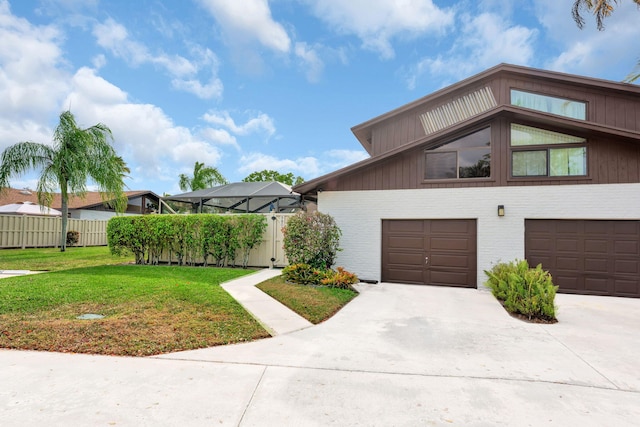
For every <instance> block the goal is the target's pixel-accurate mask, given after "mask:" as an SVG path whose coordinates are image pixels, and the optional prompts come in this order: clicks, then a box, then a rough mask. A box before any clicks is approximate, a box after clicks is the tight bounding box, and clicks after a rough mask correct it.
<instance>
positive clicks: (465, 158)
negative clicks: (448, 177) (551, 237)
mask: <svg viewBox="0 0 640 427" xmlns="http://www.w3.org/2000/svg"><path fill="white" fill-rule="evenodd" d="M458 162H459V165H458V174H459V177H460V178H488V177H490V176H491V149H490V148H481V149H475V150H460V151H459V152H458Z"/></svg>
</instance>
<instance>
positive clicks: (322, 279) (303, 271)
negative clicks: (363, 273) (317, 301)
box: [282, 264, 358, 289]
mask: <svg viewBox="0 0 640 427" xmlns="http://www.w3.org/2000/svg"><path fill="white" fill-rule="evenodd" d="M282 277H284V279H285V280H286V281H287V282H291V283H297V284H299V285H312V286H327V287H329V288H341V289H349V288H351V285H353V284H354V283H358V276H356V275H355V274H353V273H349V272H348V271H346V270H345V269H344V268H342V267H338V269H337V270H336V271H334V270H320V269H317V268H314V267H312V266H310V265H309V264H291V265H289V266H287V267H285V268H284V269H283V270H282Z"/></svg>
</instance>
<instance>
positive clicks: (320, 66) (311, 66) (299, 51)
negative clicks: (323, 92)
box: [294, 42, 324, 83]
mask: <svg viewBox="0 0 640 427" xmlns="http://www.w3.org/2000/svg"><path fill="white" fill-rule="evenodd" d="M294 52H295V54H296V56H297V57H298V58H299V60H300V62H301V63H302V67H303V68H304V69H305V70H306V75H307V80H308V81H309V82H311V83H317V82H318V81H319V80H320V75H321V74H322V71H323V70H324V62H323V61H322V60H321V59H320V56H319V55H318V52H317V51H316V50H315V49H314V48H311V47H309V45H307V43H304V42H298V43H296V45H295V49H294Z"/></svg>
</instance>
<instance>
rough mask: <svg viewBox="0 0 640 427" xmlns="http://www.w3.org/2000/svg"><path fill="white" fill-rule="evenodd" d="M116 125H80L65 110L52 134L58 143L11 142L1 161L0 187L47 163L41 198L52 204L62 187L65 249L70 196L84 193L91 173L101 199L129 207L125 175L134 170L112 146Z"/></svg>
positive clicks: (62, 246) (40, 181)
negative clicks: (55, 194) (56, 192)
mask: <svg viewBox="0 0 640 427" xmlns="http://www.w3.org/2000/svg"><path fill="white" fill-rule="evenodd" d="M112 140H113V135H112V133H111V130H110V129H109V128H108V127H107V126H105V125H104V124H102V123H98V124H97V125H94V126H91V127H90V128H87V129H81V128H79V127H78V125H77V124H76V120H75V118H74V117H73V114H71V112H70V111H65V112H63V113H62V114H60V123H59V124H58V126H57V127H56V130H55V132H54V134H53V145H52V146H51V145H46V144H39V143H36V142H31V141H26V142H19V143H17V144H14V145H12V146H10V147H7V148H6V149H5V150H4V151H3V152H2V157H1V163H0V190H4V189H5V188H8V187H9V178H11V176H13V175H21V174H23V173H25V172H27V171H29V170H31V169H37V168H42V172H41V174H40V178H39V179H38V185H37V188H36V191H37V193H38V203H40V204H41V205H44V206H47V207H51V203H52V202H53V194H54V191H56V190H57V189H60V198H61V204H62V206H61V211H62V233H61V237H60V251H62V252H64V251H65V250H66V247H67V217H68V213H69V196H72V195H73V196H78V197H84V195H85V194H86V192H87V180H88V179H89V178H90V179H91V180H92V181H93V182H94V183H95V184H96V185H97V186H98V189H99V191H100V193H101V195H102V200H103V201H105V202H107V201H108V202H109V204H110V205H111V206H112V207H113V208H114V209H115V210H116V212H124V210H125V209H126V207H127V196H126V195H125V194H124V188H125V184H124V178H125V177H126V174H127V173H129V172H130V170H129V168H128V167H127V165H126V163H125V162H124V160H123V159H122V157H120V156H118V155H117V154H116V151H115V149H114V148H113V146H112V145H111V142H112Z"/></svg>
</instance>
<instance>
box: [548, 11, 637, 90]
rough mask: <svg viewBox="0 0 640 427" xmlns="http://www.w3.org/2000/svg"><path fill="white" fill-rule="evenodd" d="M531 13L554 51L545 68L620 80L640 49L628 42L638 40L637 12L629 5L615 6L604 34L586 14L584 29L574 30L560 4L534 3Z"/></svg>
mask: <svg viewBox="0 0 640 427" xmlns="http://www.w3.org/2000/svg"><path fill="white" fill-rule="evenodd" d="M535 9H536V15H537V17H538V19H539V21H540V22H541V24H542V25H543V26H544V27H545V30H546V35H547V37H548V39H549V40H550V41H551V43H552V44H553V45H554V46H556V51H557V54H556V55H553V57H552V59H550V60H548V61H546V63H544V64H542V65H543V66H544V67H545V68H549V69H553V70H556V71H563V72H569V73H575V74H581V75H590V76H600V77H603V78H608V79H611V80H622V79H623V78H625V77H626V75H627V73H628V72H630V71H631V70H632V68H633V67H634V65H635V64H636V63H637V60H638V57H639V56H640V48H637V47H636V46H635V44H634V43H633V42H631V41H632V40H638V39H640V26H639V25H638V18H639V17H640V11H638V8H637V7H636V5H635V4H634V3H633V2H620V3H618V4H616V5H615V9H614V11H613V13H612V14H611V16H610V17H608V18H606V20H605V30H604V31H598V30H597V28H596V24H595V20H594V18H593V16H591V15H590V14H589V13H588V12H585V13H584V17H585V21H586V24H585V27H584V29H582V30H580V29H578V27H577V26H576V25H575V23H574V21H573V19H572V18H571V15H570V13H569V12H568V11H567V7H566V5H564V4H562V2H550V1H549V0H536V2H535Z"/></svg>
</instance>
